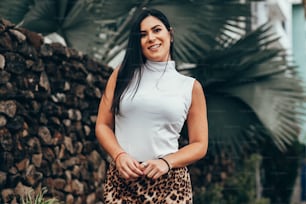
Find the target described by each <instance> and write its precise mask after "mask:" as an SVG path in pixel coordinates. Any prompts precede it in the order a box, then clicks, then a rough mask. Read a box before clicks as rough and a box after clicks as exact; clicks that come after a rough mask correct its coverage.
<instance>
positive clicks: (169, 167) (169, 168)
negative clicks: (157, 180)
mask: <svg viewBox="0 0 306 204" xmlns="http://www.w3.org/2000/svg"><path fill="white" fill-rule="evenodd" d="M158 159H160V160H163V161H164V162H165V163H166V164H167V166H168V172H169V171H170V170H171V166H170V164H169V162H168V161H167V160H166V159H164V158H162V157H161V158H158Z"/></svg>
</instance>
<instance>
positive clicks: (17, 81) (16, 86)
mask: <svg viewBox="0 0 306 204" xmlns="http://www.w3.org/2000/svg"><path fill="white" fill-rule="evenodd" d="M111 72H112V69H111V68H110V67H107V66H105V65H101V64H99V63H97V62H95V61H93V60H92V59H90V58H89V57H88V56H87V55H84V54H82V53H80V52H78V51H76V50H74V49H70V48H67V47H64V46H62V45H61V44H57V43H53V44H45V43H43V38H42V37H41V36H40V35H39V34H37V33H33V32H30V31H28V30H26V29H22V28H16V27H15V25H13V24H11V23H10V22H8V21H6V20H3V19H2V20H1V21H0V161H1V162H0V203H16V202H18V199H19V198H20V196H22V195H24V194H25V193H27V192H29V191H31V190H32V191H34V192H39V191H40V190H41V189H42V187H47V189H48V194H47V196H50V197H57V198H58V199H59V200H61V201H64V203H67V204H68V203H71V204H72V203H73V204H77V203H80V204H81V203H88V204H91V203H102V198H101V195H102V193H101V192H102V190H103V189H102V181H103V179H104V175H105V168H106V165H107V163H106V160H105V158H106V155H105V153H104V152H103V151H102V150H101V148H100V146H99V144H98V143H97V141H96V138H95V134H94V125H95V120H96V114H97V109H98V104H99V101H100V97H101V95H102V93H103V90H104V88H105V85H106V81H107V79H108V77H109V75H110V74H111Z"/></svg>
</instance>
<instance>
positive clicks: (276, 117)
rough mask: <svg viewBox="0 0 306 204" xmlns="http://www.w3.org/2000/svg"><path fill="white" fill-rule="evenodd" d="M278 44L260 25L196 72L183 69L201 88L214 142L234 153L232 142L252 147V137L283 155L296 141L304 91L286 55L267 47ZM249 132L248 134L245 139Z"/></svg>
mask: <svg viewBox="0 0 306 204" xmlns="http://www.w3.org/2000/svg"><path fill="white" fill-rule="evenodd" d="M277 39H278V38H277V37H276V36H275V35H273V34H271V30H270V27H269V26H268V25H263V26H261V27H260V28H258V29H257V30H255V31H254V32H251V33H250V34H248V35H246V36H245V37H244V38H241V39H240V40H238V41H236V42H233V43H232V44H231V45H229V46H228V47H223V49H220V48H218V49H215V50H213V51H211V52H210V54H209V55H207V56H205V58H204V59H203V61H202V62H201V65H200V66H199V67H197V68H195V69H191V70H187V71H189V72H190V74H191V75H193V76H196V77H197V78H198V79H199V80H200V81H201V82H202V84H203V85H204V87H205V92H206V95H207V106H208V114H209V117H208V118H210V122H211V123H212V124H211V125H210V135H212V137H213V138H212V139H213V140H215V141H222V142H223V145H225V146H230V147H231V148H232V149H235V150H237V145H236V144H235V142H234V141H239V142H240V143H241V144H248V143H249V141H252V142H251V144H252V145H253V141H254V140H253V139H251V138H253V137H254V134H257V135H256V137H257V136H258V135H262V136H266V135H269V136H270V137H272V138H273V141H274V143H275V144H276V145H277V147H278V148H279V149H280V150H283V151H284V150H286V146H287V145H290V144H291V143H292V141H294V140H296V139H297V136H298V134H299V131H300V127H301V126H302V122H303V121H302V116H303V115H305V111H304V110H303V109H302V107H301V105H302V102H303V100H304V98H305V90H304V87H303V83H302V81H301V80H299V77H298V73H297V70H296V67H294V66H291V65H290V63H289V62H288V59H287V58H288V57H287V56H286V55H285V54H284V51H283V50H279V49H274V48H271V44H272V43H273V42H275V41H276V40H277ZM219 47H222V45H220V46H219ZM185 71H186V70H185ZM231 101H235V103H234V104H233V102H231ZM229 103H231V104H232V105H231V106H228V104H229ZM237 103H243V104H244V105H240V106H237V105H235V104H237ZM212 107H213V108H212ZM254 116H256V117H254ZM222 118H226V119H222ZM214 124H218V125H216V126H215V125H214ZM254 126H255V128H254ZM228 127H231V129H230V130H229V128H228ZM256 127H257V128H256ZM251 129H252V130H253V131H251V133H252V134H246V133H250V130H251ZM244 130H247V131H244ZM241 131H244V132H245V133H241ZM225 138H226V139H225ZM229 138H230V139H229ZM215 141H213V142H212V143H216V142H215ZM241 147H242V148H243V147H245V146H244V145H242V146H241ZM241 147H240V148H238V150H241V149H242V148H241ZM218 148H221V147H220V146H219V147H216V149H218Z"/></svg>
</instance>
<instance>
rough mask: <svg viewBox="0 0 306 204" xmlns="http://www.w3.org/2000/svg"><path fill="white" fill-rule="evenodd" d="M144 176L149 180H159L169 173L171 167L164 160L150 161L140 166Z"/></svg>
mask: <svg viewBox="0 0 306 204" xmlns="http://www.w3.org/2000/svg"><path fill="white" fill-rule="evenodd" d="M140 166H141V170H142V171H143V175H145V176H147V177H148V178H152V179H157V178H159V177H161V176H162V175H164V174H166V173H168V172H169V170H170V169H169V168H170V167H169V166H168V165H167V163H166V162H165V161H163V160H162V159H155V160H148V161H146V162H142V163H141V164H140Z"/></svg>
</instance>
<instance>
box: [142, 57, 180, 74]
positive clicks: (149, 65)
mask: <svg viewBox="0 0 306 204" xmlns="http://www.w3.org/2000/svg"><path fill="white" fill-rule="evenodd" d="M144 67H145V68H146V69H149V70H150V71H155V72H164V71H170V70H175V61H173V60H170V61H166V62H155V61H150V60H147V61H146V63H145V65H144Z"/></svg>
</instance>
